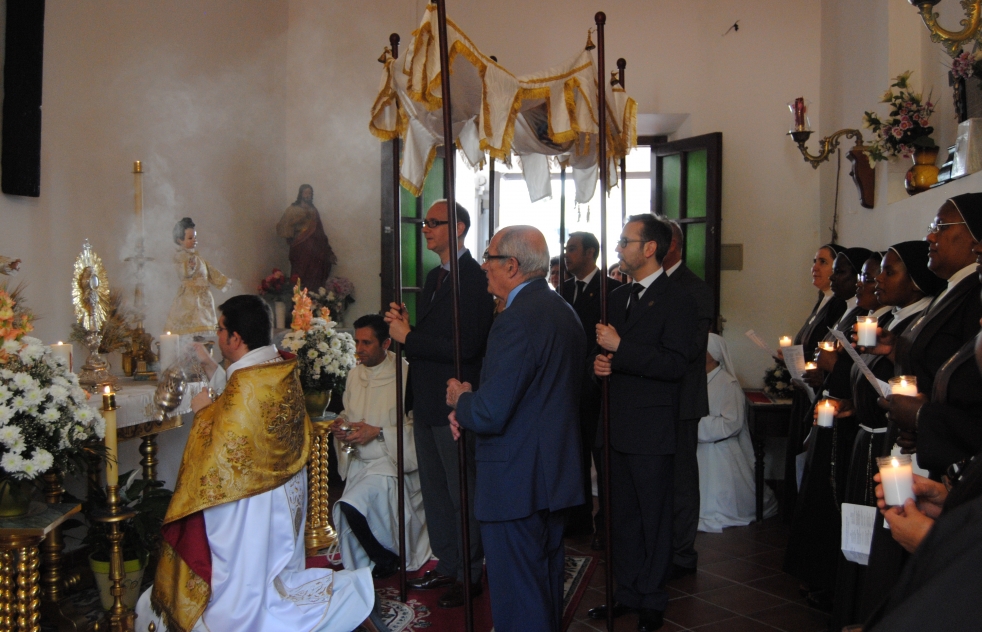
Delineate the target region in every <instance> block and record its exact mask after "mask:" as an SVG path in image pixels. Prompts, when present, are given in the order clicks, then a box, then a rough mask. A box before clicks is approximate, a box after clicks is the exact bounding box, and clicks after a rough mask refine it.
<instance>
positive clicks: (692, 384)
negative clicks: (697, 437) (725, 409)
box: [668, 262, 716, 420]
mask: <svg viewBox="0 0 982 632" xmlns="http://www.w3.org/2000/svg"><path fill="white" fill-rule="evenodd" d="M668 278H669V280H670V281H673V282H675V283H678V284H679V285H681V286H682V287H683V289H684V290H685V291H686V293H687V294H688V295H689V296H691V297H692V299H693V300H694V301H695V302H696V342H695V344H696V346H697V347H698V348H699V349H701V350H702V353H701V354H699V355H698V356H696V357H695V358H694V359H693V360H692V362H690V363H689V368H688V370H687V371H686V372H685V375H683V376H682V385H681V386H680V391H681V392H680V393H679V397H680V401H679V419H694V420H699V419H702V418H703V417H705V416H706V415H708V414H709V391H708V388H707V387H708V384H707V382H706V357H705V356H706V350H707V349H708V348H709V329H710V328H711V327H712V325H713V314H714V310H715V305H716V301H715V297H714V296H713V291H712V289H710V287H709V286H708V285H707V284H706V282H705V281H703V280H702V279H700V278H699V276H698V275H696V273H695V272H693V271H692V270H690V269H689V267H688V266H686V265H685V263H684V262H683V263H682V265H680V266H679V267H678V269H676V270H675V272H673V273H672V276H670V277H668Z"/></svg>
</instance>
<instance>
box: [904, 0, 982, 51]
mask: <svg viewBox="0 0 982 632" xmlns="http://www.w3.org/2000/svg"><path fill="white" fill-rule="evenodd" d="M909 1H910V3H911V4H912V5H914V6H915V7H917V10H918V11H920V13H921V19H922V20H924V26H926V27H927V30H928V31H930V32H931V41H932V42H935V43H939V44H941V45H942V46H943V47H944V49H945V52H947V53H948V54H949V55H950V56H951V57H958V56H959V55H960V54H961V53H962V46H963V45H964V44H967V43H969V42H971V41H972V40H976V41H979V39H980V37H982V0H964V1H963V2H962V7H963V8H964V9H965V19H963V20H961V22H959V24H960V25H961V26H962V30H960V31H949V30H948V29H946V28H943V27H942V26H941V25H940V24H938V14H937V13H935V12H934V5H936V4H938V3H939V2H941V0H909Z"/></svg>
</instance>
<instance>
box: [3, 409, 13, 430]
mask: <svg viewBox="0 0 982 632" xmlns="http://www.w3.org/2000/svg"><path fill="white" fill-rule="evenodd" d="M13 418H14V409H13V408H11V407H10V406H0V426H6V425H7V424H8V423H10V420H11V419H13Z"/></svg>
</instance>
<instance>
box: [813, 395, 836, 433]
mask: <svg viewBox="0 0 982 632" xmlns="http://www.w3.org/2000/svg"><path fill="white" fill-rule="evenodd" d="M834 420H835V406H834V405H833V404H832V400H829V399H823V400H822V401H820V402H819V403H818V422H817V423H818V425H819V426H821V427H822V428H831V427H832V423H833V421H834Z"/></svg>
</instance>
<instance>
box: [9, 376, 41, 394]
mask: <svg viewBox="0 0 982 632" xmlns="http://www.w3.org/2000/svg"><path fill="white" fill-rule="evenodd" d="M12 381H13V383H14V386H15V387H17V389H19V390H21V391H24V390H27V389H29V388H37V386H38V383H37V380H35V379H34V378H33V377H31V376H30V375H28V374H27V373H15V374H14V379H13V380H12Z"/></svg>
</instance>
